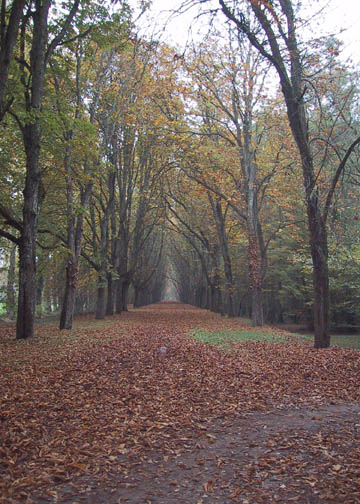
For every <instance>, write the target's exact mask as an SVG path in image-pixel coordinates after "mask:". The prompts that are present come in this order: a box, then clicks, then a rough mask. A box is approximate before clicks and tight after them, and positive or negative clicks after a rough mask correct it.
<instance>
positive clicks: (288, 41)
mask: <svg viewBox="0 0 360 504" xmlns="http://www.w3.org/2000/svg"><path fill="white" fill-rule="evenodd" d="M219 5H220V7H221V10H222V12H223V14H224V15H225V16H226V18H227V19H228V20H229V21H230V22H231V23H233V24H234V25H235V26H236V28H237V29H238V30H239V32H241V33H243V34H244V35H245V36H246V37H247V38H248V40H249V42H250V43H251V44H252V46H253V47H254V48H255V49H256V50H257V51H258V52H259V53H260V54H262V55H263V56H264V58H266V59H267V60H268V61H269V63H270V64H271V65H272V66H273V67H274V68H275V70H276V72H277V74H278V76H279V79H280V85H281V90H282V93H283V96H284V101H285V104H286V109H287V115H288V120H289V124H290V128H291V131H292V134H293V136H294V140H295V142H296V145H297V147H298V151H299V154H300V157H301V165H302V172H303V184H304V190H305V202H306V209H307V218H308V227H309V242H310V249H311V256H312V262H313V286H314V326H315V347H317V348H326V347H328V346H329V345H330V336H329V272H328V239H327V220H328V215H329V211H330V208H331V203H332V200H333V197H334V193H335V189H336V186H337V184H338V182H339V179H340V177H341V174H342V173H343V171H344V169H345V166H346V163H347V161H348V158H349V156H350V155H351V153H352V152H353V150H354V149H355V147H356V146H357V145H358V144H359V143H360V136H359V135H358V132H355V134H354V135H353V138H352V139H351V140H350V141H349V142H348V143H347V147H346V150H345V152H344V154H343V155H341V156H340V157H339V158H338V160H337V162H336V163H337V167H336V169H335V171H334V173H333V176H332V177H331V180H330V184H329V188H328V189H327V192H326V195H325V197H324V198H321V197H320V193H321V187H320V185H319V173H320V170H321V166H320V167H318V166H316V158H315V153H314V148H313V146H312V138H311V129H310V126H309V120H308V116H307V109H308V107H307V95H308V93H309V90H310V89H311V88H312V87H313V86H314V88H315V89H316V84H315V82H314V74H313V75H309V74H308V64H309V57H306V55H305V57H304V55H303V54H302V51H301V46H300V40H299V33H298V29H297V25H298V20H297V15H296V11H295V2H294V1H292V0H280V1H279V2H275V4H274V3H268V2H266V1H261V0H260V1H256V2H254V1H250V2H243V3H242V4H240V5H238V3H237V2H236V4H234V3H233V2H227V1H226V0H219ZM247 6H249V7H250V9H251V14H252V16H253V18H255V20H256V21H257V25H256V27H255V26H252V24H251V19H253V18H251V16H249V14H248V12H247V11H246V7H247ZM330 49H332V48H330ZM330 53H331V51H330ZM310 58H311V55H310ZM332 139H333V138H332V135H331V134H330V137H329V136H328V138H327V144H328V146H329V148H332V146H331V143H332Z"/></svg>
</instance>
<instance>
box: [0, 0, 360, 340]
mask: <svg viewBox="0 0 360 504" xmlns="http://www.w3.org/2000/svg"><path fill="white" fill-rule="evenodd" d="M193 3H194V2H190V0H189V2H185V3H184V4H183V5H182V7H180V10H181V8H182V9H186V8H187V7H188V6H189V5H192V4H193ZM201 4H203V5H200V8H201V9H202V12H201V15H202V17H201V19H202V22H204V19H206V20H207V23H208V25H209V30H207V32H206V34H205V35H204V37H203V40H198V41H196V42H192V43H191V44H190V43H189V44H188V47H187V49H186V50H185V52H183V53H181V52H180V53H179V51H177V48H176V47H175V48H174V47H171V46H169V45H168V44H166V42H162V41H161V40H160V39H159V40H157V39H156V38H155V37H154V36H153V37H151V36H150V35H149V36H145V35H142V36H140V35H139V34H138V33H137V25H136V22H135V21H134V19H133V18H134V15H133V13H132V10H131V8H130V7H129V5H127V4H126V3H124V2H118V3H117V2H113V3H112V4H110V3H109V4H108V5H103V2H86V1H80V0H78V1H74V2H68V3H66V2H65V3H64V4H61V5H58V4H57V3H54V2H51V1H50V0H49V1H47V2H36V1H35V2H25V1H14V2H9V3H7V2H5V3H3V4H2V10H1V19H2V25H1V59H0V65H1V88H0V104H1V106H0V111H1V114H0V118H1V132H2V134H1V139H0V157H1V167H0V177H1V202H0V226H1V227H0V236H1V251H2V271H3V273H2V293H1V296H2V298H1V300H2V305H1V306H2V310H3V312H6V314H7V316H8V317H9V318H14V317H15V318H16V320H17V333H16V337H17V338H18V339H23V338H29V337H31V336H32V335H33V332H34V320H35V317H36V316H38V317H40V316H41V315H43V314H44V313H47V314H49V313H52V312H56V313H58V312H60V313H61V316H60V328H61V329H65V330H70V329H71V327H72V320H73V316H74V313H77V314H79V313H87V312H90V311H94V312H95V314H96V318H97V319H102V318H104V317H105V316H110V315H113V314H114V313H117V314H119V313H121V312H122V311H124V310H126V309H127V305H128V303H132V304H133V305H134V306H135V307H138V306H140V305H143V304H146V303H151V302H156V301H159V300H160V299H161V298H163V297H164V296H165V292H166V291H167V292H169V291H172V296H173V298H174V299H178V300H180V301H182V302H186V303H190V304H193V305H196V306H199V307H202V308H208V309H210V310H212V311H214V312H218V313H221V314H222V315H224V316H227V317H233V316H244V317H249V318H251V319H252V323H253V325H254V326H257V325H259V326H261V325H263V324H264V322H265V321H266V322H267V323H284V322H285V323H294V324H297V323H302V324H305V325H307V326H308V327H309V328H310V329H311V330H314V333H315V346H316V347H328V346H329V345H330V336H329V327H330V326H331V325H341V326H349V327H352V326H356V324H358V323H359V308H358V307H359V288H360V282H359V234H358V227H359V224H358V201H359V194H358V192H359V170H358V155H359V149H358V145H359V143H360V136H359V115H358V114H359V101H358V92H359V81H358V70H357V69H356V68H355V67H354V65H352V64H351V62H349V61H346V62H344V60H343V59H342V58H341V46H342V43H341V41H340V40H337V39H336V37H335V36H324V37H320V36H317V37H315V35H314V33H313V32H314V29H313V31H311V30H312V25H311V21H307V20H306V9H305V8H302V6H301V5H300V4H299V5H298V3H297V2H290V1H285V2H279V4H278V3H276V4H274V5H272V3H270V4H267V3H266V2H244V3H239V4H238V3H236V2H235V4H234V5H232V4H231V2H230V3H226V2H225V3H224V2H223V1H221V0H219V4H218V5H217V6H216V7H217V8H216V9H212V8H210V7H211V5H210V4H209V7H208V4H207V2H205V3H204V2H201ZM147 7H148V6H146V5H143V10H144V11H145V14H146V9H147ZM299 26H307V31H308V34H307V37H306V38H305V36H302V35H301V34H302V33H305V30H300V29H299V28H298V27H299Z"/></svg>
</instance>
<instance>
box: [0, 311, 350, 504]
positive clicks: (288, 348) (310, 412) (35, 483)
mask: <svg viewBox="0 0 360 504" xmlns="http://www.w3.org/2000/svg"><path fill="white" fill-rule="evenodd" d="M14 331H15V328H14V327H12V326H11V325H9V324H8V325H3V326H1V328H0V335H1V339H0V344H1V346H0V350H1V357H2V359H1V383H0V390H1V397H0V400H1V406H0V407H1V411H0V417H1V443H0V445H1V448H0V471H1V479H0V481H1V483H0V495H1V500H0V502H3V503H14V502H20V501H24V502H28V503H31V502H36V503H45V502H49V503H50V502H59V503H65V502H66V503H70V502H71V503H75V502H89V503H95V502H96V503H101V502H103V503H123V502H129V503H142V502H144V503H149V502H151V503H152V504H165V503H175V502H180V503H195V504H200V503H202V504H205V503H207V502H208V503H215V502H221V503H224V502H239V503H246V502H249V503H270V502H283V503H285V502H286V503H288V502H301V503H305V502H309V503H310V502H314V503H316V502H319V503H320V502H327V503H339V502H346V503H347V504H349V503H355V502H359V499H360V487H359V478H360V473H359V457H360V450H359V430H360V407H359V395H360V392H359V387H358V383H359V369H360V354H359V352H358V351H357V350H352V349H343V348H340V347H336V346H334V347H332V348H331V349H327V350H315V349H314V348H313V347H312V345H311V343H307V342H304V341H302V340H301V339H300V338H298V337H297V336H293V335H290V334H288V333H286V332H284V331H281V330H277V329H274V328H270V327H266V326H265V327H264V328H257V329H254V328H253V327H251V326H250V325H248V324H247V321H245V320H244V319H237V318H233V319H226V318H223V317H221V316H220V315H218V314H213V313H211V312H209V311H207V310H200V309H198V308H194V307H191V306H189V305H182V304H179V303H161V304H157V305H152V306H149V307H147V308H143V309H137V310H135V309H130V311H128V312H124V313H123V314H122V315H121V316H114V317H112V318H111V319H110V318H107V319H105V320H103V321H98V322H95V321H94V320H93V318H90V316H84V317H79V318H77V319H76V321H75V324H74V329H73V331H72V332H71V333H66V334H64V333H63V332H62V331H60V330H58V329H57V327H56V326H55V325H52V324H46V323H43V324H41V325H38V326H36V332H35V338H34V339H33V340H32V341H31V342H30V341H19V340H14ZM219 331H221V332H222V334H223V335H224V334H226V333H227V332H228V333H231V334H234V333H236V334H238V335H239V334H243V335H246V337H249V338H252V340H251V341H246V342H241V343H231V344H227V345H225V346H219V345H218V346H213V345H209V344H206V343H204V342H202V341H201V340H200V339H197V338H195V337H194V335H198V336H199V335H202V337H203V338H204V337H205V336H206V337H207V339H211V334H213V333H214V334H215V333H217V334H218V333H219ZM254 333H257V334H254ZM204 335H205V336H204ZM255 336H257V337H258V338H259V340H256V339H254V338H255Z"/></svg>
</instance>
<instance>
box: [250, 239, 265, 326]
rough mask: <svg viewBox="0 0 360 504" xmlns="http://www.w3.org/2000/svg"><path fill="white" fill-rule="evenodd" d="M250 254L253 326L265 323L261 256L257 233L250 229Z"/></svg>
mask: <svg viewBox="0 0 360 504" xmlns="http://www.w3.org/2000/svg"><path fill="white" fill-rule="evenodd" d="M248 254H249V284H250V292H251V321H252V325H253V326H262V325H264V313H263V299H262V272H261V257H260V249H259V244H258V238H257V235H256V233H255V232H254V231H252V230H250V229H249V247H248Z"/></svg>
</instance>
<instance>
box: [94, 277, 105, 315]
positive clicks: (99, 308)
mask: <svg viewBox="0 0 360 504" xmlns="http://www.w3.org/2000/svg"><path fill="white" fill-rule="evenodd" d="M100 282H101V283H100V285H99V287H98V289H97V301H96V315H95V318H96V319H97V320H103V319H104V318H105V307H106V305H105V286H104V285H103V280H102V279H101V278H100Z"/></svg>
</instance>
